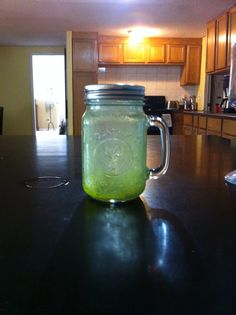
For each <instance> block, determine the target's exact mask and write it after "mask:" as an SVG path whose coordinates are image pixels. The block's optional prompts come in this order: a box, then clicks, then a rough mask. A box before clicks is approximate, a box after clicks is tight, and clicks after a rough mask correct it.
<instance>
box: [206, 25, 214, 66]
mask: <svg viewBox="0 0 236 315" xmlns="http://www.w3.org/2000/svg"><path fill="white" fill-rule="evenodd" d="M215 36H216V23H215V21H211V22H209V23H208V24H207V56H206V72H213V71H214V70H215Z"/></svg>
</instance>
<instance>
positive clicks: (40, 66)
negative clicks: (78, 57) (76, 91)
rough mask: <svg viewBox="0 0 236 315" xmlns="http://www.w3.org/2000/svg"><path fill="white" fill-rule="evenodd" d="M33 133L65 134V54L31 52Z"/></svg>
mask: <svg viewBox="0 0 236 315" xmlns="http://www.w3.org/2000/svg"><path fill="white" fill-rule="evenodd" d="M32 67H33V95H34V120H35V121H34V123H35V124H34V125H35V132H36V135H46V136H48V135H55V134H56V135H59V134H65V133H66V98H65V56H64V55H33V56H32Z"/></svg>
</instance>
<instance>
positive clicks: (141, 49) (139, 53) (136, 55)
mask: <svg viewBox="0 0 236 315" xmlns="http://www.w3.org/2000/svg"><path fill="white" fill-rule="evenodd" d="M145 59H146V58H145V45H144V44H137V45H134V46H131V45H129V44H124V62H125V63H144V62H145Z"/></svg>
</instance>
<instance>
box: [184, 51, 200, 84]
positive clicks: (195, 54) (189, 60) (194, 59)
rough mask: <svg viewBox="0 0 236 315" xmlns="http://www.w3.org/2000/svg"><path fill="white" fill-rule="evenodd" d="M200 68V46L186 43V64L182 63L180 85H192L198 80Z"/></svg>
mask: <svg viewBox="0 0 236 315" xmlns="http://www.w3.org/2000/svg"><path fill="white" fill-rule="evenodd" d="M200 70H201V46H199V45H188V46H187V56H186V64H185V65H184V67H183V69H182V73H181V78H180V84H181V85H191V84H192V85H194V84H199V82H200Z"/></svg>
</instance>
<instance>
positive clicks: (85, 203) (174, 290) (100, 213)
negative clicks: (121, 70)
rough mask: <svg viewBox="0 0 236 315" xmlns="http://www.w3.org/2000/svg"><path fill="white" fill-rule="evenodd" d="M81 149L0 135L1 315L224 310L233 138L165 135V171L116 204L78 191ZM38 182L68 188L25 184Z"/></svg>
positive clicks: (152, 153)
mask: <svg viewBox="0 0 236 315" xmlns="http://www.w3.org/2000/svg"><path fill="white" fill-rule="evenodd" d="M80 145H81V143H80V138H79V137H66V136H57V137H55V138H54V137H52V138H50V137H47V139H45V138H37V139H36V138H34V137H30V136H28V137H27V136H25V137H24V136H18V137H17V136H16V137H15V136H8V137H7V136H1V137H0V174H1V181H0V200H1V206H0V279H1V281H0V313H1V314H4V315H15V314H17V315H18V314H19V315H21V314H34V315H42V314H45V315H46V314H47V315H49V314H57V315H62V314H65V315H69V314H70V315H72V314H73V315H74V314H76V315H80V314H81V315H95V314H96V315H99V314H109V315H113V314H119V315H120V314H122V315H125V314H142V315H144V314H145V315H155V314H168V315H172V314H175V315H176V314H181V315H182V314H191V315H192V314H198V315H199V314H214V315H217V314H219V315H223V314H225V315H231V314H232V315H233V314H235V292H236V187H234V186H229V185H226V184H225V182H224V175H225V174H226V173H228V172H229V171H231V170H233V169H236V141H234V140H231V141H230V140H226V139H222V138H220V137H214V136H186V137H184V136H171V161H170V167H169V170H168V171H167V173H166V174H165V176H163V177H162V178H160V179H158V180H149V181H147V185H146V189H145V191H144V193H143V194H142V195H141V197H140V198H139V199H136V200H134V201H132V202H128V203H123V204H117V205H109V204H105V203H101V202H96V201H93V200H91V199H90V198H89V197H87V196H86V194H85V193H84V192H83V190H82V187H81V151H80ZM159 145H160V139H159V136H148V165H149V166H152V167H155V166H156V163H157V162H156V159H157V158H160V156H159V154H158V155H157V153H156V152H157V148H158V147H159ZM46 175H50V176H52V175H56V176H62V177H63V178H65V179H67V180H68V181H69V184H68V185H62V186H60V187H58V188H50V189H49V188H43V187H41V186H39V187H38V188H34V189H30V188H27V187H26V186H25V184H24V181H25V180H26V179H29V178H34V177H36V176H46Z"/></svg>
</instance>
